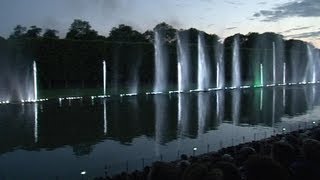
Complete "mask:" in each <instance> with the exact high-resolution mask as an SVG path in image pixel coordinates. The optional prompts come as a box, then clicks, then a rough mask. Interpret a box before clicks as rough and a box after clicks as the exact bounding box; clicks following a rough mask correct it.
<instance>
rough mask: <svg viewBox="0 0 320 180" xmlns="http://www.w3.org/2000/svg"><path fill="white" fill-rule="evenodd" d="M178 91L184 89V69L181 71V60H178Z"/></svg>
mask: <svg viewBox="0 0 320 180" xmlns="http://www.w3.org/2000/svg"><path fill="white" fill-rule="evenodd" d="M177 65H178V67H177V68H178V92H182V91H183V89H182V78H181V76H182V71H181V62H180V61H178V64H177Z"/></svg>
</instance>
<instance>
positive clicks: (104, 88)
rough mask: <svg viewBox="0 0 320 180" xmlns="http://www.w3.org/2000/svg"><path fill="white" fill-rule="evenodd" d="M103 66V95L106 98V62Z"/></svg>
mask: <svg viewBox="0 0 320 180" xmlns="http://www.w3.org/2000/svg"><path fill="white" fill-rule="evenodd" d="M102 65H103V95H104V96H106V90H107V68H106V61H103V62H102Z"/></svg>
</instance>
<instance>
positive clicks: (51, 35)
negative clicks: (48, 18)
mask: <svg viewBox="0 0 320 180" xmlns="http://www.w3.org/2000/svg"><path fill="white" fill-rule="evenodd" d="M58 32H59V31H57V30H55V29H46V30H45V32H44V33H43V35H42V37H43V38H48V39H59V37H58V36H57V33H58Z"/></svg>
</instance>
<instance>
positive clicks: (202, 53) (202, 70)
mask: <svg viewBox="0 0 320 180" xmlns="http://www.w3.org/2000/svg"><path fill="white" fill-rule="evenodd" d="M206 58H207V53H206V50H205V42H204V34H203V33H202V32H199V34H198V90H200V91H203V90H206V89H208V88H209V71H208V65H207V59H206Z"/></svg>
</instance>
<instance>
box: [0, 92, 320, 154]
mask: <svg viewBox="0 0 320 180" xmlns="http://www.w3.org/2000/svg"><path fill="white" fill-rule="evenodd" d="M232 92H233V95H232ZM234 93H236V92H235V91H218V92H216V95H212V94H210V93H201V94H179V95H171V97H169V96H166V95H156V96H148V98H146V97H145V96H137V97H130V98H129V97H128V98H123V99H122V100H120V99H110V100H109V99H108V100H106V101H107V102H106V103H107V105H106V112H107V113H106V114H107V118H108V119H107V127H108V131H107V134H106V135H105V134H104V112H103V111H104V106H103V103H101V104H99V103H97V104H96V105H95V106H89V105H87V104H86V103H84V104H80V103H76V102H75V103H72V106H62V107H58V105H57V104H52V103H51V102H47V103H43V104H41V106H42V107H43V109H42V110H41V111H40V110H39V111H38V142H37V143H35V142H34V141H35V137H34V136H35V134H34V130H35V129H34V116H35V114H34V113H35V112H34V111H35V109H34V106H33V104H25V105H23V106H21V105H5V106H0V119H1V121H0V142H1V143H0V153H5V152H8V151H13V150H14V149H16V148H20V149H26V150H39V149H40V148H45V149H50V150H52V149H55V148H59V147H62V146H71V147H73V149H74V153H75V155H77V156H81V155H85V154H89V153H91V152H92V150H93V146H94V145H95V144H97V143H99V142H100V141H102V140H104V139H105V138H108V139H111V140H114V141H118V142H120V143H122V144H131V143H132V142H133V140H134V138H138V137H141V136H146V137H147V138H153V137H156V139H158V142H159V143H160V144H166V143H168V142H171V141H172V140H174V139H176V138H177V137H178V134H179V136H180V137H182V138H183V137H188V138H197V137H198V136H199V135H200V134H202V133H206V132H207V131H210V130H214V129H216V128H217V127H218V126H219V124H220V123H221V122H222V121H223V120H230V121H227V122H228V123H232V121H231V120H233V119H235V118H236V117H237V119H238V120H239V123H238V125H240V126H241V125H244V124H251V125H257V124H259V125H267V126H271V125H272V124H273V123H277V122H280V121H281V117H283V116H284V115H286V116H296V115H299V114H303V113H306V111H307V110H310V109H312V108H313V107H314V106H315V105H318V104H319V98H317V97H318V95H319V93H318V92H317V91H316V89H314V88H313V87H310V88H304V89H303V88H292V89H290V88H287V89H286V91H285V96H286V105H285V106H284V105H283V95H284V93H283V89H282V88H264V89H254V90H241V91H239V92H238V94H234ZM235 95H236V96H239V97H237V98H235V97H236V96H235ZM224 96H225V97H224ZM232 96H233V97H232ZM240 98H241V101H240V102H241V103H239V107H236V106H233V105H234V104H233V103H235V102H234V100H236V99H240ZM178 102H180V105H179V106H178ZM261 102H262V106H261V108H260V103H261ZM88 104H90V103H88ZM39 107H40V106H39ZM178 107H179V108H178ZM232 109H238V110H239V112H238V111H237V112H235V110H232ZM156 111H158V112H157V113H156ZM232 113H237V114H238V115H237V114H235V115H233V114H232ZM155 116H158V117H157V118H158V119H157V118H156V117H155ZM178 118H180V120H179V121H178ZM156 119H157V120H156ZM200 121H201V123H199V122H200ZM225 122H226V121H225ZM198 123H199V124H198ZM199 125H200V126H199ZM157 128H158V129H157ZM177 129H179V130H180V131H177ZM178 132H180V133H178ZM199 133H200V134H199Z"/></svg>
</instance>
